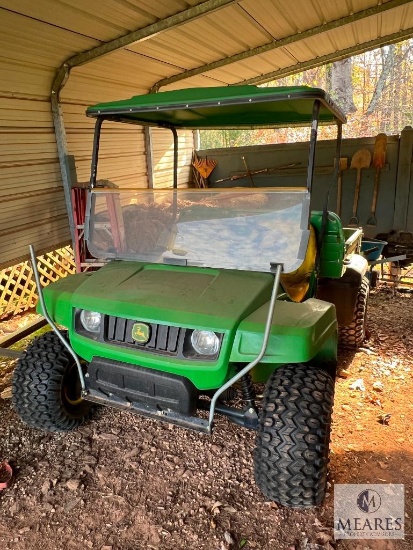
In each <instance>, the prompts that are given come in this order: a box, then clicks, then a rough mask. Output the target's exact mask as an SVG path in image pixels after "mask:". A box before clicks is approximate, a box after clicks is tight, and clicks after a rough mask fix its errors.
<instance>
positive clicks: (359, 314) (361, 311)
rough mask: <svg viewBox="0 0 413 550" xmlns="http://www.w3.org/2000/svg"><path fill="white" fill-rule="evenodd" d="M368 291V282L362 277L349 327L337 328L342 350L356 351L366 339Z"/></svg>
mask: <svg viewBox="0 0 413 550" xmlns="http://www.w3.org/2000/svg"><path fill="white" fill-rule="evenodd" d="M369 291H370V286H369V280H368V279H367V277H363V280H362V281H361V285H360V288H359V291H358V294H357V300H356V305H355V308H354V314H353V320H352V322H351V323H350V324H349V325H346V326H339V327H338V342H339V344H340V346H342V347H344V348H351V349H357V348H358V347H359V346H361V344H362V343H363V341H364V339H365V337H366V321H367V302H368V299H369Z"/></svg>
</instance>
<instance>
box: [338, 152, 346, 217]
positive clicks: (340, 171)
mask: <svg viewBox="0 0 413 550" xmlns="http://www.w3.org/2000/svg"><path fill="white" fill-rule="evenodd" d="M347 168H348V158H347V157H341V158H340V164H339V167H338V179H337V208H336V214H338V215H339V216H341V198H342V195H343V170H347Z"/></svg>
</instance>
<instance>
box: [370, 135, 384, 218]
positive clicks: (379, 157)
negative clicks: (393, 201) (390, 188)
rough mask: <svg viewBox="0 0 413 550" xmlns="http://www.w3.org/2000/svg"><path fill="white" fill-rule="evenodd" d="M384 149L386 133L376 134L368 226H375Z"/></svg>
mask: <svg viewBox="0 0 413 550" xmlns="http://www.w3.org/2000/svg"><path fill="white" fill-rule="evenodd" d="M386 149H387V136H386V134H378V135H377V137H376V141H375V143H374V151H373V166H374V167H375V169H376V175H375V176H374V190H373V199H372V201H371V214H370V218H369V219H368V220H367V225H368V226H370V227H376V225H377V219H376V206H377V196H378V194H379V180H380V170H381V169H382V168H383V167H384V165H385V164H386Z"/></svg>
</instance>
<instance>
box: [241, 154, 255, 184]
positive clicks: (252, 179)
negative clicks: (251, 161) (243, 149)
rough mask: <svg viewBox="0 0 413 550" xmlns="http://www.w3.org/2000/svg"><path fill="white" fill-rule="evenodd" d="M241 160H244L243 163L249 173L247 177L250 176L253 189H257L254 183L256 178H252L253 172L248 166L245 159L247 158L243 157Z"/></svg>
mask: <svg viewBox="0 0 413 550" xmlns="http://www.w3.org/2000/svg"><path fill="white" fill-rule="evenodd" d="M241 158H242V162H243V163H244V166H245V170H246V171H247V176H248V177H249V179H250V180H251V184H252V187H256V185H255V182H254V178H253V177H252V174H251V171H250V169H249V168H248V164H247V160H246V158H245V157H241Z"/></svg>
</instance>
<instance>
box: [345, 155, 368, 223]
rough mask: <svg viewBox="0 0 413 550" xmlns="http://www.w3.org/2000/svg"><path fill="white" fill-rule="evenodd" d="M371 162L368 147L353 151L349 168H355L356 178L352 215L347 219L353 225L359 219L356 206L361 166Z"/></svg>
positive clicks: (363, 166) (366, 166)
mask: <svg viewBox="0 0 413 550" xmlns="http://www.w3.org/2000/svg"><path fill="white" fill-rule="evenodd" d="M370 162H371V153H370V151H369V150H368V149H359V150H358V151H356V152H355V153H354V155H353V156H352V159H351V165H350V168H355V169H356V170H357V179H356V188H355V190H354V200H353V215H352V216H351V218H350V219H349V222H348V224H349V225H353V226H358V225H359V219H358V217H357V207H358V203H359V196H360V182H361V171H362V169H363V168H368V167H369V166H370Z"/></svg>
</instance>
